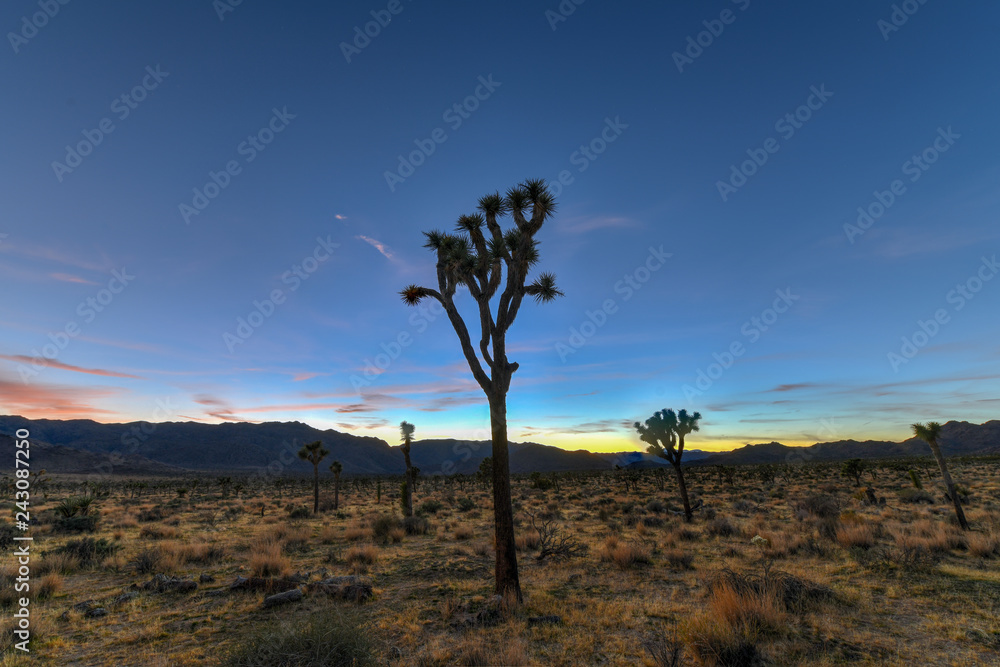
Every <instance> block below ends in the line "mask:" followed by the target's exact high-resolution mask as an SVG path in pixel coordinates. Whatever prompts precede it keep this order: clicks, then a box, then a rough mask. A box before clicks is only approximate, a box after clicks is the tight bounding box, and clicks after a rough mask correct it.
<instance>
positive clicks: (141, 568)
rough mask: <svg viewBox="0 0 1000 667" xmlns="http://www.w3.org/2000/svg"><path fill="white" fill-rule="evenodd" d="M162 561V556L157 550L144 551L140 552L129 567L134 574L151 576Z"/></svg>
mask: <svg viewBox="0 0 1000 667" xmlns="http://www.w3.org/2000/svg"><path fill="white" fill-rule="evenodd" d="M162 561H163V554H162V553H160V551H159V550H158V549H144V550H142V551H140V552H139V553H138V554H137V555H136V557H135V558H134V559H133V560H132V562H131V563H129V565H131V566H132V569H134V570H135V572H136V574H153V573H154V572H156V571H157V570H158V569H159V567H160V563H161V562H162Z"/></svg>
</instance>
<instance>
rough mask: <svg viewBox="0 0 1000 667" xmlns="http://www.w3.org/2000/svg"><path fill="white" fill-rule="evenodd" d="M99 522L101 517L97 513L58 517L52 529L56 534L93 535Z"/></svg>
mask: <svg viewBox="0 0 1000 667" xmlns="http://www.w3.org/2000/svg"><path fill="white" fill-rule="evenodd" d="M100 521H101V516H100V514H98V513H94V514H88V515H87V516H60V517H58V518H57V519H56V520H55V523H53V524H52V527H53V528H54V529H55V531H56V532H58V533H93V532H94V531H95V530H97V524H98V523H100Z"/></svg>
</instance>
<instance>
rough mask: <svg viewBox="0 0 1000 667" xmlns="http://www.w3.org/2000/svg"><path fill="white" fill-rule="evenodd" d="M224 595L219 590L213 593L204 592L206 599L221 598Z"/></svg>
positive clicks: (223, 592) (224, 592)
mask: <svg viewBox="0 0 1000 667" xmlns="http://www.w3.org/2000/svg"><path fill="white" fill-rule="evenodd" d="M225 594H226V591H220V590H219V589H215V590H214V591H205V597H207V598H221V597H222V596H223V595H225Z"/></svg>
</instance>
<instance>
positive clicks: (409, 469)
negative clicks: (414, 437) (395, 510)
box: [403, 445, 413, 516]
mask: <svg viewBox="0 0 1000 667" xmlns="http://www.w3.org/2000/svg"><path fill="white" fill-rule="evenodd" d="M403 458H404V460H405V461H406V490H405V494H406V495H405V496H404V500H403V507H404V510H403V514H405V515H406V516H413V466H411V465H410V446H409V445H406V446H404V447H403Z"/></svg>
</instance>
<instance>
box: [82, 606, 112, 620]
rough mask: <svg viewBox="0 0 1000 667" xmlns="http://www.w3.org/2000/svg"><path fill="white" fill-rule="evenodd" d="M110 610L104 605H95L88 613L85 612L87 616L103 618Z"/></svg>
mask: <svg viewBox="0 0 1000 667" xmlns="http://www.w3.org/2000/svg"><path fill="white" fill-rule="evenodd" d="M107 615H108V610H107V609H105V608H104V607H94V608H93V609H88V610H87V613H86V614H84V616H86V617H87V618H101V617H102V616H107Z"/></svg>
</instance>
